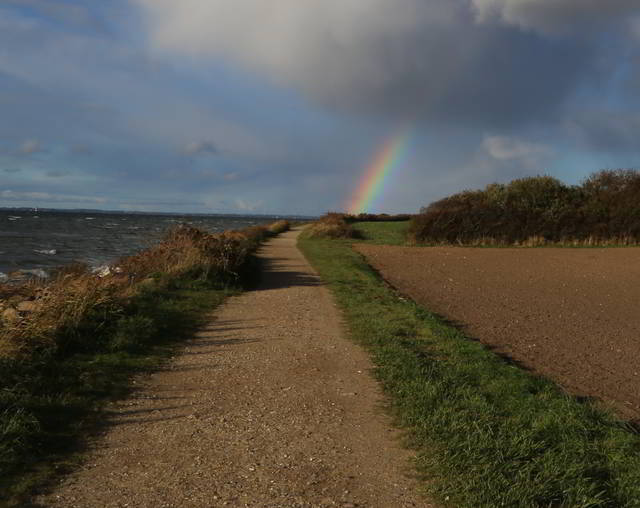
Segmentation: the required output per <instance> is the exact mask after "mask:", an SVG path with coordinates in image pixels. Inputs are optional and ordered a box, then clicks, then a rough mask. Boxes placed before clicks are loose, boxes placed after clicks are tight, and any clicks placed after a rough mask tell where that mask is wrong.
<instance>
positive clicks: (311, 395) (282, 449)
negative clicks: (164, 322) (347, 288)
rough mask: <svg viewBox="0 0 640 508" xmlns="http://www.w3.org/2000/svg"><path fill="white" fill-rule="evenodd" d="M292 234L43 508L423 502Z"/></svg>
mask: <svg viewBox="0 0 640 508" xmlns="http://www.w3.org/2000/svg"><path fill="white" fill-rule="evenodd" d="M296 237H297V232H289V233H286V234H284V235H281V236H280V237H278V238H276V239H274V240H272V241H271V242H269V243H268V244H267V245H266V246H265V247H263V248H262V249H261V253H260V255H261V256H262V257H263V258H264V259H265V263H266V268H267V269H266V274H265V277H264V279H263V282H262V285H261V287H260V288H258V290H256V291H251V292H248V293H244V294H243V295H241V296H239V297H234V298H231V299H230V300H229V301H228V302H227V303H226V304H225V305H224V306H223V307H222V308H220V309H218V311H217V312H215V314H214V318H213V319H212V321H211V323H210V325H209V326H208V327H207V328H206V329H204V330H203V331H202V332H201V333H200V334H199V336H198V337H197V338H196V339H194V340H193V341H191V342H189V343H188V344H187V346H186V347H185V349H184V351H183V352H182V353H181V354H180V355H178V356H177V357H176V358H175V359H174V360H173V361H172V362H171V364H170V365H168V366H167V368H166V369H165V370H163V371H161V372H158V373H156V374H154V375H151V376H149V377H147V378H145V379H142V380H140V381H139V384H141V385H142V386H141V387H140V389H139V390H138V391H137V393H136V395H135V396H133V397H132V398H130V399H128V400H126V401H123V402H121V403H119V404H118V405H116V406H114V407H113V408H112V410H111V411H110V413H109V414H108V422H107V426H106V429H105V432H104V435H102V436H101V437H100V438H98V439H96V441H95V443H93V446H92V450H91V452H90V454H89V456H88V460H87V462H86V465H85V467H84V468H83V469H82V470H80V471H78V472H77V473H75V474H73V475H71V476H70V477H68V478H66V479H64V480H63V481H62V483H61V485H60V486H59V487H58V488H57V489H55V491H54V492H53V493H51V494H50V495H48V496H46V497H41V498H39V499H37V500H35V502H36V503H37V504H38V505H39V506H54V507H58V506H64V507H82V508H88V507H126V506H128V507H136V508H144V507H153V508H161V507H175V508H186V507H199V508H200V507H215V506H261V507H262V506H264V507H289V506H291V507H293V506H298V507H311V506H343V507H349V506H371V507H373V506H376V507H385V508H389V507H404V506H430V505H429V504H428V503H426V502H425V501H424V500H423V499H422V498H421V497H419V496H418V495H417V494H416V493H415V490H416V489H415V483H414V481H413V480H411V479H409V477H408V475H410V453H409V452H407V451H406V450H403V449H402V448H401V447H400V446H399V443H398V435H397V433H396V431H393V430H391V426H390V422H389V419H388V417H386V416H385V415H384V412H383V410H382V409H381V404H382V403H383V400H382V396H381V394H380V392H379V389H378V387H377V385H376V383H375V382H374V381H373V379H372V378H371V376H370V374H369V370H370V369H371V364H370V362H369V360H368V357H367V355H366V354H365V353H364V352H363V351H361V350H360V349H359V348H358V347H357V346H355V345H354V344H353V343H351V342H350V341H348V340H347V339H345V338H344V337H343V335H342V333H341V327H340V324H339V322H340V317H339V313H338V311H337V310H336V308H335V306H334V303H333V300H332V298H331V295H330V294H329V292H328V290H327V289H326V288H325V287H323V286H322V285H321V283H320V281H319V279H318V277H317V276H316V274H315V272H314V271H313V270H312V268H311V267H310V266H309V265H308V263H307V262H306V260H305V259H304V257H303V256H302V254H301V253H300V252H299V251H298V250H297V248H296V246H295V241H296Z"/></svg>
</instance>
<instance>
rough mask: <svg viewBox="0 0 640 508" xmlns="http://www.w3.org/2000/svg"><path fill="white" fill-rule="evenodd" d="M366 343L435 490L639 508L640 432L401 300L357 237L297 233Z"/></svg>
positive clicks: (538, 502)
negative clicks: (354, 241) (354, 245)
mask: <svg viewBox="0 0 640 508" xmlns="http://www.w3.org/2000/svg"><path fill="white" fill-rule="evenodd" d="M299 246H300V248H301V249H302V251H303V252H304V254H305V256H306V257H307V258H308V259H309V261H310V262H311V263H312V265H313V266H314V267H315V268H316V270H317V271H318V272H319V273H320V275H321V277H322V278H323V279H324V280H325V281H326V282H327V283H328V284H329V286H330V288H331V289H332V291H333V293H334V295H335V297H336V300H337V302H338V304H339V306H340V307H341V309H342V311H343V313H344V317H345V320H346V323H347V325H348V328H349V331H350V333H351V336H352V337H353V338H354V339H355V340H356V341H358V342H359V343H361V344H362V345H363V346H365V347H366V348H367V349H368V350H369V352H370V354H371V356H372V359H373V362H374V364H375V366H376V368H375V373H376V375H377V377H378V379H379V380H380V382H381V384H382V386H383V387H384V389H385V391H386V393H387V394H388V396H389V400H390V405H391V408H392V411H393V413H394V415H395V417H396V419H397V422H398V425H399V426H401V427H403V428H405V429H406V430H407V436H408V439H409V443H410V446H411V447H412V448H414V449H415V450H416V459H415V465H416V467H417V469H418V471H419V472H420V473H421V475H422V478H423V480H424V488H425V491H426V492H427V493H428V495H429V496H431V497H433V498H434V499H437V500H439V501H440V502H441V503H443V504H445V505H452V506H460V507H495V506H518V507H552V506H553V507H560V506H567V507H585V508H586V507H634V506H640V436H638V434H637V433H636V432H634V430H633V429H632V428H631V427H630V426H628V425H626V424H625V423H623V422H621V421H619V420H617V419H616V418H615V417H614V416H612V415H611V414H609V413H607V412H605V411H603V410H602V409H600V408H598V407H596V406H595V405H594V404H592V403H590V402H589V401H578V400H577V399H575V398H573V397H570V396H567V395H566V394H565V393H564V392H563V391H562V390H561V389H560V388H558V387H557V386H556V385H555V384H553V383H551V382H550V381H547V380H545V379H541V378H539V377H536V376H534V375H531V374H530V373H527V372H525V371H523V370H521V369H519V368H517V367H515V366H513V365H511V364H509V363H507V362H506V361H504V360H503V359H501V358H499V357H498V356H496V355H494V354H493V353H491V352H490V351H488V350H487V349H485V348H484V347H483V346H482V345H481V344H480V343H478V342H475V341H472V340H470V339H468V338H466V337H465V336H464V335H463V334H462V333H461V332H460V331H459V330H457V329H456V328H453V327H451V326H448V325H447V324H446V323H445V322H443V321H442V320H441V319H440V318H438V317H437V316H435V315H434V314H432V313H430V312H428V311H427V310H425V309H423V308H422V307H420V306H418V305H417V304H415V303H414V302H412V301H409V300H406V299H403V298H402V297H399V296H398V294H397V293H396V292H394V291H393V290H391V289H390V288H389V287H388V286H387V285H385V283H384V281H382V280H381V278H380V276H379V275H378V274H377V273H376V272H375V271H374V270H373V269H372V268H371V267H370V266H369V265H368V264H367V263H366V261H365V260H364V259H363V257H362V256H361V255H359V254H358V253H356V252H354V251H353V250H352V249H351V247H350V242H349V241H345V240H329V239H321V238H310V237H308V236H307V235H304V234H303V235H302V236H301V238H300V240H299Z"/></svg>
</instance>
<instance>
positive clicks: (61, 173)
mask: <svg viewBox="0 0 640 508" xmlns="http://www.w3.org/2000/svg"><path fill="white" fill-rule="evenodd" d="M68 174H69V172H68V171H60V170H50V171H47V172H46V173H45V175H47V176H48V177H49V178H61V177H63V176H67V175H68Z"/></svg>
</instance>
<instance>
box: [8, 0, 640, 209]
mask: <svg viewBox="0 0 640 508" xmlns="http://www.w3.org/2000/svg"><path fill="white" fill-rule="evenodd" d="M639 133H640V2H638V1H637V0H607V1H603V0H393V2H390V1H389V0H322V1H320V0H271V1H265V0H233V1H232V2H230V1H228V0H180V1H175V0H103V1H101V2H96V1H89V0H0V207H13V206H16V207H18V206H20V207H21V206H28V207H41V208H45V207H47V208H92V209H105V210H137V211H165V212H194V213H258V214H298V215H316V214H322V213H324V212H326V211H342V210H345V208H346V207H347V205H348V203H350V202H351V201H352V200H353V196H354V195H356V193H358V192H359V191H360V192H362V179H363V177H364V175H365V174H366V172H367V169H368V168H369V167H370V166H371V165H372V163H373V161H375V160H376V158H377V157H379V154H380V151H381V150H382V149H383V147H384V146H385V145H388V144H389V143H390V142H392V141H393V140H396V139H399V137H400V136H402V137H403V139H405V140H406V147H405V149H404V154H403V157H402V158H401V159H400V158H398V159H397V160H395V161H393V164H391V163H390V165H389V167H388V168H387V170H388V171H387V173H386V178H385V179H384V181H383V182H382V183H381V185H379V187H378V190H379V192H377V193H376V194H375V195H371V196H370V198H371V199H370V201H369V202H368V208H367V211H370V212H373V213H379V212H385V213H405V212H409V213H415V212H417V211H418V210H419V209H420V207H422V206H425V205H427V204H429V203H430V202H432V201H434V200H436V199H440V198H442V197H444V196H447V195H449V194H452V193H454V192H459V191H461V190H464V189H473V188H481V187H484V186H485V185H487V184H489V183H493V182H507V181H510V180H512V179H514V178H520V177H524V176H534V175H538V174H546V175H551V176H554V177H556V178H559V179H560V180H562V181H564V182H566V183H570V184H574V183H579V182H580V181H581V180H582V179H583V178H585V177H586V176H588V175H589V174H591V173H593V172H595V171H598V170H601V169H616V168H640V142H639V141H640V136H639Z"/></svg>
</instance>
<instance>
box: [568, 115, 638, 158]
mask: <svg viewBox="0 0 640 508" xmlns="http://www.w3.org/2000/svg"><path fill="white" fill-rule="evenodd" d="M568 128H569V129H570V131H571V132H573V134H574V135H575V136H576V137H577V138H578V139H579V141H581V142H582V143H583V145H584V146H586V147H587V148H589V149H592V150H595V151H601V152H610V153H635V154H640V146H639V145H638V132H640V114H638V113H633V112H620V111H618V112H611V111H591V112H581V113H580V114H577V115H575V116H574V117H573V118H572V119H571V120H570V121H569V122H568Z"/></svg>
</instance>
